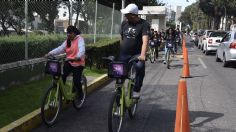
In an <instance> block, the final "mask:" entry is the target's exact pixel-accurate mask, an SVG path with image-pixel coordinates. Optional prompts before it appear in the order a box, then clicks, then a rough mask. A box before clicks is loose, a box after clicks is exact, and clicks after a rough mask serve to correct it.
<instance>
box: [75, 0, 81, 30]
mask: <svg viewBox="0 0 236 132" xmlns="http://www.w3.org/2000/svg"><path fill="white" fill-rule="evenodd" d="M80 7H81V6H80V4H79V3H78V4H77V9H76V19H75V23H74V26H76V27H77V25H78V18H79V12H80Z"/></svg>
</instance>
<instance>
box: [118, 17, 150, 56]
mask: <svg viewBox="0 0 236 132" xmlns="http://www.w3.org/2000/svg"><path fill="white" fill-rule="evenodd" d="M120 34H121V38H122V43H121V54H127V55H136V54H140V53H141V49H142V44H143V41H142V36H143V35H149V34H150V25H149V23H148V22H147V21H145V20H144V19H140V20H139V21H138V22H137V23H135V24H133V23H129V22H128V21H123V22H122V25H121V32H120Z"/></svg>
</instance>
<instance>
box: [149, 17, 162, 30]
mask: <svg viewBox="0 0 236 132" xmlns="http://www.w3.org/2000/svg"><path fill="white" fill-rule="evenodd" d="M165 18H166V16H163V15H162V16H158V15H148V16H146V20H147V21H148V22H149V23H150V25H152V19H159V28H158V29H155V30H157V31H161V29H166V19H165ZM151 28H152V27H151Z"/></svg>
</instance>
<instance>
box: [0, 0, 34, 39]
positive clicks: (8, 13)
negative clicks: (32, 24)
mask: <svg viewBox="0 0 236 132" xmlns="http://www.w3.org/2000/svg"><path fill="white" fill-rule="evenodd" d="M0 5H1V8H0V24H1V27H2V28H3V35H7V34H8V29H9V28H10V27H12V28H13V29H14V30H15V31H16V33H17V34H21V33H22V28H23V27H24V25H25V24H24V23H25V13H24V9H25V8H24V7H25V6H24V2H22V1H14V2H13V1H0ZM29 21H32V13H31V12H29Z"/></svg>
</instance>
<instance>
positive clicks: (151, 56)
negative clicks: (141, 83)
mask: <svg viewBox="0 0 236 132" xmlns="http://www.w3.org/2000/svg"><path fill="white" fill-rule="evenodd" d="M155 56H156V55H155V49H153V48H151V52H150V58H149V59H150V62H151V63H154V62H155Z"/></svg>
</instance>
